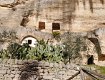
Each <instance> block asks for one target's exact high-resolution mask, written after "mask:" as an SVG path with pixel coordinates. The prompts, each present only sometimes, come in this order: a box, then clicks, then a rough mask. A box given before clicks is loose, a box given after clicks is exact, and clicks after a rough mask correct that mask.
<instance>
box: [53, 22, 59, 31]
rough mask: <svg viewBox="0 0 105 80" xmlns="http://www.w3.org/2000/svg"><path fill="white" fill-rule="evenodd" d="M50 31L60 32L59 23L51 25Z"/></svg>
mask: <svg viewBox="0 0 105 80" xmlns="http://www.w3.org/2000/svg"><path fill="white" fill-rule="evenodd" d="M52 30H60V23H52Z"/></svg>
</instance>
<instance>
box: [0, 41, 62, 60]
mask: <svg viewBox="0 0 105 80" xmlns="http://www.w3.org/2000/svg"><path fill="white" fill-rule="evenodd" d="M0 57H1V58H12V59H32V60H38V61H42V60H45V61H49V62H53V61H54V62H59V61H63V53H62V47H60V46H53V45H49V44H48V42H45V41H44V40H41V41H38V44H37V45H36V47H29V45H28V44H24V45H19V44H17V43H12V44H10V45H9V46H8V47H7V50H2V51H1V52H0Z"/></svg>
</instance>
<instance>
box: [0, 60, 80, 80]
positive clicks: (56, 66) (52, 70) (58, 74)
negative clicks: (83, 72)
mask: <svg viewBox="0 0 105 80" xmlns="http://www.w3.org/2000/svg"><path fill="white" fill-rule="evenodd" d="M34 62H35V61H22V60H12V59H9V60H6V59H5V60H2V59H0V80H26V79H24V78H26V77H24V76H22V73H23V74H24V73H25V75H26V76H28V73H29V74H32V73H30V71H31V70H32V69H33V70H34V69H36V68H37V69H38V72H39V75H38V76H40V78H41V80H66V79H68V78H69V77H71V76H72V75H73V74H75V73H76V72H77V71H75V70H73V68H72V66H73V65H71V64H67V65H65V64H64V63H49V62H38V66H36V64H34ZM24 63H26V64H27V65H29V64H30V66H31V67H29V66H28V67H27V69H26V68H25V67H26V66H25V65H24ZM32 65H34V67H32ZM22 71H23V72H22ZM34 73H35V72H34ZM21 77H23V78H21ZM31 77H32V76H31ZM27 78H29V77H27ZM73 80H80V76H77V77H75V78H74V79H73Z"/></svg>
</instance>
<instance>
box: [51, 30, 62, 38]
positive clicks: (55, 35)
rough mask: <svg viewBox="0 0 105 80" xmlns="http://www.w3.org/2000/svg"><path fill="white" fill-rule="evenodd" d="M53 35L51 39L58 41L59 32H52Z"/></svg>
mask: <svg viewBox="0 0 105 80" xmlns="http://www.w3.org/2000/svg"><path fill="white" fill-rule="evenodd" d="M52 34H53V37H54V38H55V39H57V40H58V39H60V32H59V31H55V32H53V33H52Z"/></svg>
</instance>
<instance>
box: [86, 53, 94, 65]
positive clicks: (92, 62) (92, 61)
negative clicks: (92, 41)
mask: <svg viewBox="0 0 105 80" xmlns="http://www.w3.org/2000/svg"><path fill="white" fill-rule="evenodd" d="M87 64H88V65H91V64H94V58H93V55H91V56H90V57H89V58H88V62H87Z"/></svg>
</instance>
